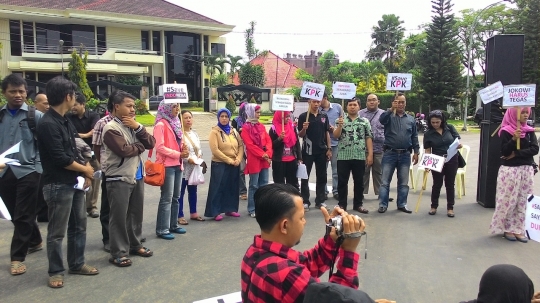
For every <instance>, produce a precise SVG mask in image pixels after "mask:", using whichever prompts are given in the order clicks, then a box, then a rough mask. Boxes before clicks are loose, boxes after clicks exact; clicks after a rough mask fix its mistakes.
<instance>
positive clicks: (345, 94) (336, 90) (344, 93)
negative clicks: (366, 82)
mask: <svg viewBox="0 0 540 303" xmlns="http://www.w3.org/2000/svg"><path fill="white" fill-rule="evenodd" d="M332 97H334V98H336V99H348V100H350V99H352V98H354V97H356V84H354V83H348V82H337V81H334V83H333V84H332Z"/></svg>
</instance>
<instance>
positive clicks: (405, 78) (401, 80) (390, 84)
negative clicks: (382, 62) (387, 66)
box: [386, 73, 412, 90]
mask: <svg viewBox="0 0 540 303" xmlns="http://www.w3.org/2000/svg"><path fill="white" fill-rule="evenodd" d="M411 88H412V74H392V73H390V74H388V75H387V76H386V90H411Z"/></svg>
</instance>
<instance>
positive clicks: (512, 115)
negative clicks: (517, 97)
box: [499, 107, 534, 138]
mask: <svg viewBox="0 0 540 303" xmlns="http://www.w3.org/2000/svg"><path fill="white" fill-rule="evenodd" d="M523 109H526V110H527V112H528V113H529V114H530V113H531V108H530V107H525V108H523ZM517 114H518V113H517V109H516V108H515V107H510V108H509V109H507V110H506V113H505V114H504V118H503V120H502V123H501V129H500V130H499V137H500V136H501V133H502V132H503V131H505V132H507V133H509V134H511V135H512V136H513V135H514V132H515V131H516V129H517V124H518V118H517ZM533 131H534V128H533V127H530V126H529V125H527V122H522V123H521V138H525V135H527V133H528V132H533Z"/></svg>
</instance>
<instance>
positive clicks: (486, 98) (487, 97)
mask: <svg viewBox="0 0 540 303" xmlns="http://www.w3.org/2000/svg"><path fill="white" fill-rule="evenodd" d="M478 93H479V94H480V98H481V99H482V102H483V103H484V104H488V103H489V102H492V101H495V100H497V99H500V98H502V97H503V95H504V87H503V84H502V82H501V81H497V82H495V83H493V84H491V85H490V86H488V87H486V88H484V89H481V90H479V91H478Z"/></svg>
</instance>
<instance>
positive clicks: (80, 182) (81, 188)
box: [73, 176, 90, 191]
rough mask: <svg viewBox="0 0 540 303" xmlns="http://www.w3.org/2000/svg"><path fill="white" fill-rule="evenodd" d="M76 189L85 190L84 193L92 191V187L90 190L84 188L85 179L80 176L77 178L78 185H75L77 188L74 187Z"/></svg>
mask: <svg viewBox="0 0 540 303" xmlns="http://www.w3.org/2000/svg"><path fill="white" fill-rule="evenodd" d="M73 187H74V188H75V189H78V190H84V191H88V190H89V189H90V187H88V188H86V189H85V188H84V178H83V177H81V176H79V177H77V184H75V186H73Z"/></svg>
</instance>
